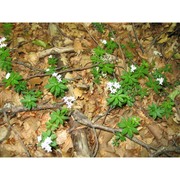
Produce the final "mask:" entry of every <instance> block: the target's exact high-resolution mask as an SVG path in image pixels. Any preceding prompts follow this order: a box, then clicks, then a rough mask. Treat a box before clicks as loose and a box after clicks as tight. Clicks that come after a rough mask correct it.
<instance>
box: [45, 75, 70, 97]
mask: <svg viewBox="0 0 180 180" xmlns="http://www.w3.org/2000/svg"><path fill="white" fill-rule="evenodd" d="M48 81H49V83H48V84H47V85H45V88H46V89H48V90H49V91H50V92H51V93H52V94H53V95H54V96H55V97H63V96H64V95H65V91H67V90H68V87H67V86H66V83H67V80H65V79H63V80H62V81H61V82H59V81H58V79H57V78H56V77H51V78H49V80H48Z"/></svg>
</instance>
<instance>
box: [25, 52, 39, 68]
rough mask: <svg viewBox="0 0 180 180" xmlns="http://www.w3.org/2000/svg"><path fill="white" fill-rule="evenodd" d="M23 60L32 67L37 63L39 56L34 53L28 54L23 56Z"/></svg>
mask: <svg viewBox="0 0 180 180" xmlns="http://www.w3.org/2000/svg"><path fill="white" fill-rule="evenodd" d="M25 59H26V60H27V61H28V62H29V63H31V65H32V66H35V65H36V64H37V63H38V61H39V56H38V54H37V53H35V52H30V53H29V54H26V55H25Z"/></svg>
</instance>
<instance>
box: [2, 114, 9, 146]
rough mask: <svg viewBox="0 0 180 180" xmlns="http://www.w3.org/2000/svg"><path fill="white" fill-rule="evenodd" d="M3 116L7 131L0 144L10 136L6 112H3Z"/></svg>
mask: <svg viewBox="0 0 180 180" xmlns="http://www.w3.org/2000/svg"><path fill="white" fill-rule="evenodd" d="M3 114H4V119H5V121H4V123H7V124H8V130H7V133H6V135H5V136H4V138H2V139H1V140H0V143H2V142H3V141H5V140H6V139H8V137H9V135H10V133H11V125H10V124H9V120H10V119H9V118H8V117H7V114H6V112H3Z"/></svg>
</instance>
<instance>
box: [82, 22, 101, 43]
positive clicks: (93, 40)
mask: <svg viewBox="0 0 180 180" xmlns="http://www.w3.org/2000/svg"><path fill="white" fill-rule="evenodd" d="M82 26H83V28H84V29H85V30H86V31H87V33H88V34H89V36H90V37H91V38H92V39H93V41H94V42H95V43H96V44H97V45H99V44H98V42H97V41H96V39H95V38H94V37H93V36H92V35H91V33H90V32H89V31H88V29H87V28H86V27H85V26H84V24H82Z"/></svg>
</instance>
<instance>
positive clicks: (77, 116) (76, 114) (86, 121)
mask: <svg viewBox="0 0 180 180" xmlns="http://www.w3.org/2000/svg"><path fill="white" fill-rule="evenodd" d="M72 117H73V119H74V120H75V121H77V122H79V123H80V124H83V125H86V126H88V127H91V128H95V129H100V130H103V131H107V132H111V133H113V134H114V133H115V132H122V130H121V129H114V128H110V127H107V126H102V125H98V124H92V122H91V121H90V120H89V119H88V118H87V117H86V116H85V115H84V114H82V113H81V112H80V111H78V110H75V111H74V112H73V113H72ZM126 137H127V138H128V139H130V140H131V141H133V142H135V143H137V144H139V145H141V146H142V147H144V148H146V149H147V150H148V151H150V149H152V150H155V151H157V148H155V147H153V146H151V145H148V144H146V143H144V142H142V141H140V140H139V139H137V138H135V137H133V138H130V137H129V136H128V135H126Z"/></svg>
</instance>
